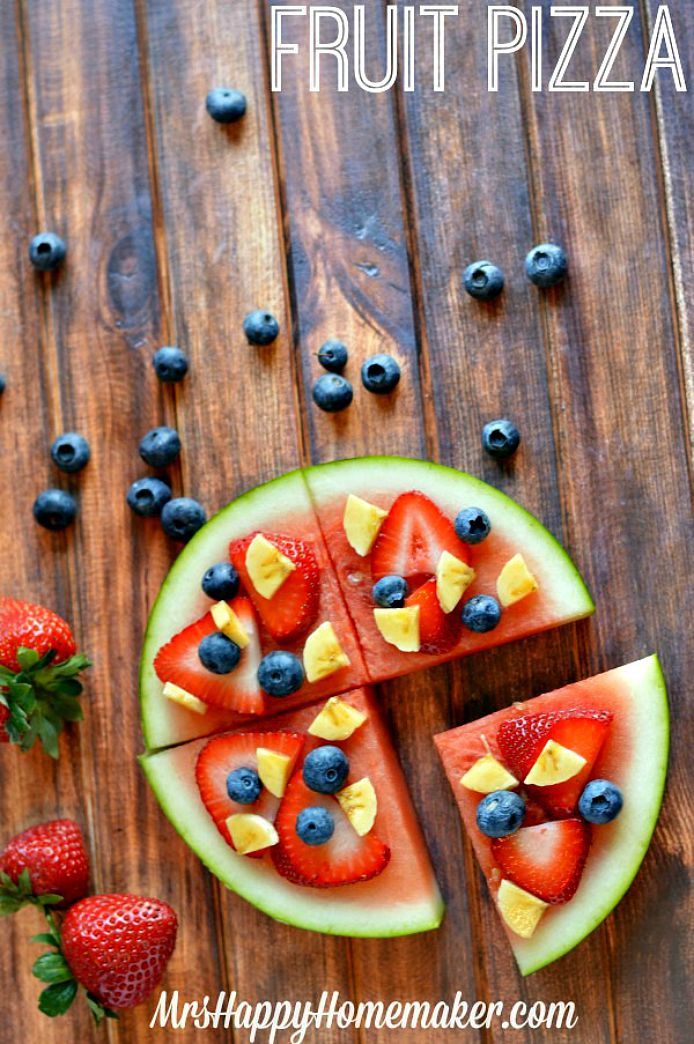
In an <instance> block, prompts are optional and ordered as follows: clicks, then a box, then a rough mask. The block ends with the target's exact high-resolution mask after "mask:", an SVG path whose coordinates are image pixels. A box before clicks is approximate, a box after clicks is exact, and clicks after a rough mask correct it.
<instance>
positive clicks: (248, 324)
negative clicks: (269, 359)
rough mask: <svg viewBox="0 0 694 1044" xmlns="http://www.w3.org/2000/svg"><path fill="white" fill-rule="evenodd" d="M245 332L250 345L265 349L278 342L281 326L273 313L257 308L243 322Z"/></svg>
mask: <svg viewBox="0 0 694 1044" xmlns="http://www.w3.org/2000/svg"><path fill="white" fill-rule="evenodd" d="M243 332H244V333H245V335H246V339H247V340H248V343H249V344H255V345H257V346H258V347H260V348H265V347H266V346H267V345H268V344H272V342H273V341H275V340H277V337H278V335H279V332H280V324H279V323H278V322H277V320H276V319H275V317H274V315H273V314H272V313H271V312H268V311H265V310H264V309H262V308H256V310H255V311H254V312H249V313H248V315H247V316H246V318H245V319H244V320H243Z"/></svg>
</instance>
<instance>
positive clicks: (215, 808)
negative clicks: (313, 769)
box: [195, 731, 304, 856]
mask: <svg viewBox="0 0 694 1044" xmlns="http://www.w3.org/2000/svg"><path fill="white" fill-rule="evenodd" d="M303 745H304V737H303V736H300V735H299V734H298V733H293V732H280V731H277V732H239V733H228V734H226V735H224V736H215V737H214V739H211V740H210V741H209V743H207V744H206V745H205V746H204V747H203V748H202V750H201V751H200V753H199V754H198V759H197V761H196V763H195V779H196V782H197V785H198V789H199V791H200V797H201V798H202V801H203V803H204V805H205V808H206V809H207V811H208V812H209V813H210V815H211V816H212V818H213V819H214V821H215V823H216V825H217V829H218V830H219V832H220V834H221V835H222V837H223V838H224V840H225V841H226V842H227V843H228V844H232V840H231V835H230V834H229V829H228V827H227V825H226V823H227V819H228V818H229V816H232V815H234V814H235V813H243V812H252V813H254V814H256V815H259V816H263V818H264V819H268V820H269V821H270V822H271V823H274V821H275V817H276V816H277V810H278V808H279V807H280V801H281V798H278V797H275V796H274V795H273V794H271V793H270V791H269V790H268V789H267V788H266V787H263V789H262V791H261V793H260V797H259V798H258V800H257V801H254V802H253V804H251V805H242V804H240V803H239V802H237V801H232V800H231V798H230V797H229V794H228V793H227V777H228V776H229V773H230V772H233V771H234V770H235V769H238V768H250V769H253V770H255V771H257V768H258V755H257V751H258V747H265V748H267V749H268V750H271V751H274V752H275V753H276V754H284V755H286V756H287V757H288V758H290V759H291V761H290V767H289V771H290V772H292V771H293V769H294V765H295V764H296V762H297V760H298V758H299V755H300V754H301V750H302V748H303ZM264 851H267V850H266V849H265V850H264ZM252 855H253V856H259V855H262V852H260V851H259V852H253V853H252Z"/></svg>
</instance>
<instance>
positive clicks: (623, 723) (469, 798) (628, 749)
mask: <svg viewBox="0 0 694 1044" xmlns="http://www.w3.org/2000/svg"><path fill="white" fill-rule="evenodd" d="M569 712H570V714H569ZM536 715H542V716H543V717H544V716H555V715H556V718H557V720H559V721H561V723H562V727H563V729H564V731H563V733H562V735H563V737H564V742H565V743H568V742H569V737H570V731H569V724H570V723H569V721H568V720H566V718H565V717H564V716H565V715H569V717H571V716H572V715H573V716H575V715H585V717H584V718H583V719H582V723H583V724H584V725H585V723H586V722H589V721H593V722H594V723H598V722H599V721H601V720H603V719H608V718H609V717H610V715H611V720H610V723H609V728H608V730H607V733H606V737H605V739H604V742H603V743H602V745H601V747H600V752H599V753H598V755H597V759H596V760H595V762H594V763H593V764H592V766H591V769H590V777H591V778H593V779H596V778H604V779H609V780H611V781H612V782H613V783H616V784H617V786H618V787H619V788H620V789H621V791H622V793H623V795H624V807H623V809H622V811H621V813H620V815H619V816H618V817H617V819H615V820H613V822H612V823H609V824H607V825H605V826H595V827H592V828H591V833H592V836H591V841H590V848H589V851H588V856H587V861H586V862H585V868H584V869H583V870H582V873H581V877H580V882H579V885H578V889H577V891H576V892H575V894H574V895H573V897H572V898H571V899H570V900H569V901H567V902H564V903H561V904H559V905H550V906H549V907H548V908H547V909H546V910H545V912H544V913H543V915H542V917H541V920H540V921H539V925H538V927H537V928H536V930H535V931H534V933H533V935H532V937H531V938H527V939H524V938H521V937H520V936H519V935H516V934H515V933H513V932H512V931H510V929H508V928H506V926H504V927H505V928H506V931H507V934H508V937H509V941H510V943H511V947H512V949H513V952H514V954H515V956H516V960H517V962H518V965H519V968H520V970H521V972H522V973H523V974H524V975H528V974H530V973H531V972H534V971H537V970H538V969H539V968H543V967H544V966H545V965H547V964H549V963H551V962H552V961H555V960H556V959H557V958H558V957H561V956H562V955H563V954H565V953H567V952H568V951H569V950H571V949H572V948H573V947H574V946H576V945H577V944H578V943H580V942H581V941H582V940H583V939H584V938H585V937H586V936H587V935H588V934H589V933H590V932H592V931H593V929H594V928H596V927H597V925H599V924H600V922H601V921H602V920H604V918H605V917H607V915H608V914H609V913H610V912H611V911H612V910H613V909H614V907H615V906H616V905H617V903H618V902H619V901H620V899H621V898H622V896H623V895H624V893H625V892H626V890H627V889H628V888H629V885H630V884H631V882H632V881H633V879H634V877H635V875H636V872H637V871H638V869H639V866H640V865H641V861H642V860H643V857H644V855H645V853H646V850H647V848H648V845H649V843H650V839H651V835H652V833H653V830H654V828H655V824H656V821H657V818H658V813H659V811H660V805H661V801H662V796H663V789H664V786H665V775H666V771H667V761H668V747H669V735H670V732H669V712H668V702H667V692H666V688H665V680H664V678H663V674H662V671H661V668H660V664H659V662H658V658H657V657H656V656H649V657H647V658H646V659H643V660H639V661H637V662H636V663H630V664H627V665H626V666H624V667H618V668H617V669H616V670H612V671H608V672H607V673H605V674H599V675H597V676H596V677H594V678H590V679H588V680H587V681H582V682H577V683H576V684H574V685H568V686H566V687H565V688H563V689H557V690H556V691H555V692H550V693H547V694H546V695H544V696H538V697H536V698H535V699H532V700H528V701H527V702H525V703H522V704H518V703H515V704H513V706H511V707H508V708H507V709H505V710H502V711H498V712H497V713H496V714H491V715H489V716H488V717H486V718H482V719H480V720H479V721H475V722H472V723H471V724H469V725H463V726H461V727H460V728H457V729H452V730H450V731H449V732H445V733H443V734H442V735H439V736H436V737H435V742H436V745H437V747H438V751H439V754H440V756H441V759H442V761H443V765H444V768H445V771H446V775H447V776H448V780H449V782H450V784H451V788H452V790H453V793H454V795H455V798H456V801H457V802H458V806H459V809H460V814H461V816H462V819H463V823H464V825H465V828H466V830H467V832H468V836H469V838H470V840H471V842H472V845H473V848H474V850H475V854H476V855H477V858H478V860H479V863H480V866H481V868H482V871H483V873H484V875H485V877H486V879H487V881H488V883H489V887H490V890H491V891H492V894H493V895H494V896H496V895H497V893H498V889H499V885H500V881H501V877H502V874H501V871H500V868H499V866H498V863H497V861H496V860H495V858H494V842H492V841H490V840H489V838H487V837H485V836H484V835H483V834H482V833H481V832H480V831H479V829H478V828H477V824H476V811H477V805H478V803H479V801H480V798H481V795H480V794H476V793H474V792H473V791H471V790H468V789H467V788H466V787H463V786H461V783H460V780H461V778H462V776H463V775H464V774H465V773H466V772H467V771H468V769H469V768H470V766H471V765H472V764H473V763H474V762H475V761H476V760H477V759H478V758H480V757H481V756H482V755H484V754H485V752H486V751H487V750H488V749H489V750H491V753H492V754H493V755H494V756H495V757H496V758H497V759H498V760H500V761H502V762H503V761H504V753H503V752H502V748H504V735H505V734H506V735H507V734H508V728H507V723H509V722H513V721H515V720H520V719H521V718H524V717H525V716H533V717H534V716H536ZM526 720H527V719H526ZM548 720H552V718H551V717H548ZM579 720H581V719H579ZM502 727H503V728H502ZM500 729H502V733H501V735H502V743H501V745H500V744H499V742H498V737H499V732H500ZM504 730H505V732H504ZM505 750H506V753H508V746H506V747H505ZM549 789H551V788H549ZM565 796H566V795H564V797H565ZM562 804H563V802H562ZM546 805H547V809H548V810H549V811H547V810H546V814H543V813H542V811H540V814H539V816H538V819H539V820H540V821H542V820H545V821H547V820H549V822H550V824H551V826H552V827H557V831H558V830H559V829H560V828H564V827H566V828H567V829H568V825H569V824H571V823H575V822H576V820H575V819H573V820H567V819H554V818H551V817H552V816H553V814H554V813H555V812H557V811H558V812H559V814H560V815H565V814H567V813H568V810H567V809H565V808H563V807H561V805H560V806H559V808H558V809H557V808H555V807H554V803H553V802H546ZM533 811H534V814H535V813H537V811H538V810H537V809H534V810H533ZM574 814H575V813H574ZM533 829H535V830H538V829H540V830H541V829H542V828H541V827H539V828H538V827H534V828H533ZM513 836H514V835H511V837H513ZM497 850H498V847H497ZM560 856H561V853H556V855H555V859H556V860H557V864H558V865H559V863H560V861H561V860H560ZM516 883H517V882H516ZM535 894H537V892H536V893H535Z"/></svg>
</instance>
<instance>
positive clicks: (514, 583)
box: [496, 554, 538, 608]
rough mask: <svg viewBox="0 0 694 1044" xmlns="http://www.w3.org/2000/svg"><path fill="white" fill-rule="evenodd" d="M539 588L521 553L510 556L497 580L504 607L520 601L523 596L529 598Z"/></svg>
mask: <svg viewBox="0 0 694 1044" xmlns="http://www.w3.org/2000/svg"><path fill="white" fill-rule="evenodd" d="M537 588H538V583H537V580H536V579H535V577H534V576H533V574H532V573H531V572H530V570H529V569H528V567H527V565H526V564H525V559H524V558H523V556H522V555H521V554H517V555H514V556H513V558H509V560H508V562H507V563H506V565H505V566H504V568H503V569H502V570H501V572H500V573H499V576H498V579H497V581H496V591H497V594H498V595H499V601H500V602H501V604H502V605H503V606H504V608H507V607H508V606H509V605H514V603H515V602H520V600H521V598H527V596H528V595H529V594H532V593H533V591H537Z"/></svg>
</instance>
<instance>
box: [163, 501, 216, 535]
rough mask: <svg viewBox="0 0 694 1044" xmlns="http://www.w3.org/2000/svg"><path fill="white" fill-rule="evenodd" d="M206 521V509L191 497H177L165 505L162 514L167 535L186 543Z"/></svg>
mask: <svg viewBox="0 0 694 1044" xmlns="http://www.w3.org/2000/svg"><path fill="white" fill-rule="evenodd" d="M206 521H207V516H206V515H205V509H204V507H203V506H202V504H198V502H197V500H192V499H191V498H190V497H175V498H174V499H173V500H170V501H169V502H168V504H164V507H163V509H162V513H161V525H162V529H163V530H164V532H165V533H166V535H167V536H170V537H173V539H174V540H182V541H184V542H185V541H188V540H190V538H191V537H192V536H195V534H196V533H197V531H198V530H199V529H201V528H202V526H204V525H205V522H206Z"/></svg>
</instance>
